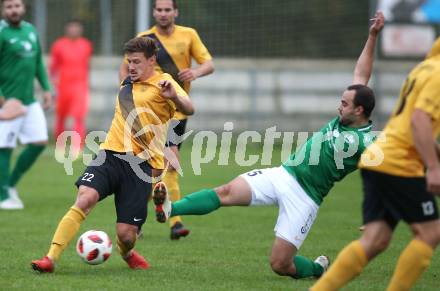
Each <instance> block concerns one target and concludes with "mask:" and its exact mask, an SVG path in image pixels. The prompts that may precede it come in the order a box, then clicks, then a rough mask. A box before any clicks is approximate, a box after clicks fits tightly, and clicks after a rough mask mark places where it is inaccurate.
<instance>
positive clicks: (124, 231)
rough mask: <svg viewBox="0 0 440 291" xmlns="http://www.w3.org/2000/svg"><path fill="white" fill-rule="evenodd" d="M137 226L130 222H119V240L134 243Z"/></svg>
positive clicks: (125, 243)
mask: <svg viewBox="0 0 440 291" xmlns="http://www.w3.org/2000/svg"><path fill="white" fill-rule="evenodd" d="M136 231H137V227H136V226H134V225H128V224H119V223H118V225H117V227H116V234H117V236H118V240H119V241H120V242H121V243H123V244H124V245H133V244H134V242H135V241H136Z"/></svg>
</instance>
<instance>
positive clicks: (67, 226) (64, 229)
mask: <svg viewBox="0 0 440 291" xmlns="http://www.w3.org/2000/svg"><path fill="white" fill-rule="evenodd" d="M85 218H86V215H85V214H84V212H83V211H82V210H81V209H79V208H78V207H76V206H72V207H71V208H70V209H69V211H67V213H66V214H65V215H64V217H63V218H62V219H61V221H60V223H59V224H58V227H57V229H56V231H55V234H54V235H53V238H52V244H51V246H50V249H49V252H48V253H47V256H48V257H49V258H51V259H52V260H53V261H58V259H59V258H60V256H61V253H62V252H63V251H64V249H65V248H66V247H67V245H68V244H69V242H70V241H71V240H72V238H73V237H74V236H75V235H76V233H77V232H78V230H79V227H80V226H81V223H82V222H83V221H84V219H85Z"/></svg>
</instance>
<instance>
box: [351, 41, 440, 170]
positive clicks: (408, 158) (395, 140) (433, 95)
mask: <svg viewBox="0 0 440 291" xmlns="http://www.w3.org/2000/svg"><path fill="white" fill-rule="evenodd" d="M415 109H421V110H423V111H425V112H426V113H428V114H429V115H430V116H431V119H432V128H433V133H432V134H433V136H434V137H437V136H438V135H439V133H440V38H439V39H438V40H437V42H436V43H435V45H434V46H433V48H432V50H431V53H430V54H428V57H427V58H426V59H425V60H424V61H423V62H421V63H420V64H419V65H417V66H416V67H415V68H414V69H413V70H412V71H411V72H410V73H409V75H408V77H407V79H406V81H405V83H404V85H403V87H402V89H401V91H400V97H399V101H398V103H397V106H396V107H395V109H394V112H393V115H392V116H391V118H390V119H389V121H388V123H387V125H386V126H385V129H384V131H383V132H382V133H381V135H380V136H379V137H378V139H377V140H376V141H375V142H374V143H373V144H372V145H370V146H369V147H368V148H367V149H366V151H365V152H364V153H363V157H362V159H361V161H360V163H359V167H360V168H364V169H369V170H374V171H379V172H384V173H387V174H390V175H396V176H403V177H421V176H424V171H425V168H424V165H423V162H422V159H421V157H420V155H419V153H418V152H417V149H416V147H415V145H414V139H413V135H412V129H411V117H412V114H413V112H414V110H415ZM379 151H381V152H382V153H383V161H382V162H381V163H379V164H378V165H375V163H368V162H367V161H368V160H370V161H371V160H372V159H375V157H376V158H377V157H378V155H379V156H380V152H379ZM364 158H365V159H364Z"/></svg>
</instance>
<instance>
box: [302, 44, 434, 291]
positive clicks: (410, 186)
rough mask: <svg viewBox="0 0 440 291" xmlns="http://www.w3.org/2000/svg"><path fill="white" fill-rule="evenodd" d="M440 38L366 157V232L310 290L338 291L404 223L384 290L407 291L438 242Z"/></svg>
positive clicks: (363, 167) (363, 170)
mask: <svg viewBox="0 0 440 291" xmlns="http://www.w3.org/2000/svg"><path fill="white" fill-rule="evenodd" d="M439 134H440V38H439V39H437V41H436V42H435V44H434V46H433V47H432V49H431V52H430V53H429V54H428V56H427V58H426V59H425V60H424V61H423V62H421V63H420V64H419V65H417V66H416V67H415V68H414V69H413V70H412V71H411V72H410V74H409V75H408V77H407V79H406V81H405V83H404V85H403V87H402V89H401V91H400V97H399V101H398V103H397V106H396V108H395V110H394V112H393V115H392V116H391V118H390V120H389V121H388V124H387V125H386V127H385V129H384V131H383V132H382V134H381V135H380V136H379V137H378V139H377V140H376V141H375V142H374V143H373V144H372V145H370V146H369V147H368V148H367V149H366V151H365V152H364V153H363V155H362V158H361V161H360V164H359V167H360V168H361V174H362V181H363V189H364V202H363V219H364V224H365V230H364V232H363V234H362V237H361V238H360V240H358V241H354V242H352V243H351V244H349V245H348V246H346V247H345V248H344V249H343V250H342V251H341V252H340V253H339V255H338V258H337V259H336V261H335V262H334V264H333V266H332V267H331V268H330V269H329V271H328V272H327V273H326V274H324V276H323V277H322V278H321V279H320V280H319V281H318V282H317V283H316V285H314V286H313V287H312V288H311V290H313V291H315V290H339V288H341V287H342V286H344V285H345V284H347V283H348V282H349V281H350V280H351V279H353V278H354V277H356V276H357V275H359V274H360V272H361V271H362V269H363V268H364V267H365V266H366V265H367V264H368V262H369V261H371V260H372V259H373V258H374V257H375V256H377V255H378V254H380V253H381V252H383V251H384V250H385V249H386V248H387V246H388V245H389V243H390V241H391V238H392V235H393V231H394V228H395V226H396V225H397V223H398V222H399V221H400V220H403V221H405V222H406V223H408V224H409V225H410V228H411V230H412V233H413V240H412V241H411V242H410V243H409V244H408V246H407V247H406V249H405V250H403V252H402V253H401V254H400V258H399V260H398V263H397V265H396V269H395V271H394V274H393V277H392V278H391V281H390V283H389V285H388V288H387V290H391V291H394V290H410V289H411V287H412V286H413V285H414V284H415V283H416V281H417V279H418V278H419V277H420V276H421V274H422V273H423V271H424V270H425V269H426V268H427V267H428V265H429V263H430V261H431V257H432V255H433V252H434V249H435V248H436V247H437V245H438V244H439V243H440V220H439V214H438V206H437V202H436V200H435V197H434V195H440V163H439V153H440V151H439V146H438V144H437V142H436V139H437V138H438V136H439Z"/></svg>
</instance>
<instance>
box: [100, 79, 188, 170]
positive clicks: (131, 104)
mask: <svg viewBox="0 0 440 291" xmlns="http://www.w3.org/2000/svg"><path fill="white" fill-rule="evenodd" d="M160 80H170V81H171V82H172V84H173V86H174V88H175V89H176V92H177V95H179V96H182V97H188V95H187V94H186V92H185V91H184V90H183V89H182V88H181V87H180V86H179V84H177V82H176V81H174V80H173V78H172V77H171V76H170V75H169V74H160V73H157V72H155V73H154V75H153V76H152V77H150V78H149V79H148V80H146V81H140V82H131V80H130V78H127V79H126V80H125V81H124V82H122V84H121V87H120V90H119V94H118V96H117V100H116V107H115V115H114V117H113V120H112V124H111V127H110V130H109V132H108V134H107V137H106V140H105V142H104V143H102V144H101V149H106V150H111V151H115V152H120V153H128V152H132V153H133V154H135V155H137V156H138V157H140V158H142V159H145V160H147V161H148V163H149V164H150V165H151V167H153V168H155V169H163V168H164V159H163V149H164V146H165V142H166V136H167V130H168V122H169V121H170V119H172V117H173V116H174V113H175V111H176V106H175V104H174V103H173V102H172V101H171V100H169V99H166V98H164V97H162V96H161V95H160V87H159V85H158V83H159V81H160Z"/></svg>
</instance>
